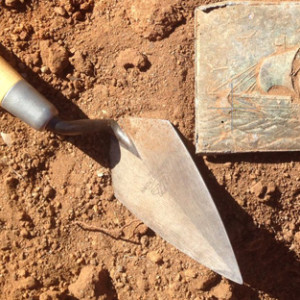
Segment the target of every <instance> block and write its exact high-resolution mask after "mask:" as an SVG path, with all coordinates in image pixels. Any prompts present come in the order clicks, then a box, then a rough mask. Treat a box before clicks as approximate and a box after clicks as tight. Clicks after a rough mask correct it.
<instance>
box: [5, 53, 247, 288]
mask: <svg viewBox="0 0 300 300" xmlns="http://www.w3.org/2000/svg"><path fill="white" fill-rule="evenodd" d="M0 86H1V88H2V89H1V91H0V104H1V107H3V108H4V109H6V110H7V111H8V112H10V113H12V114H13V115H15V116H17V117H18V118H20V119H22V120H23V121H25V122H26V123H27V124H29V125H30V126H32V127H33V128H35V129H37V130H44V129H49V130H52V131H54V132H57V133H59V134H64V135H78V134H88V133H92V132H96V131H100V130H106V131H110V132H111V133H112V142H111V147H110V161H111V165H112V179H113V188H114V192H115V195H116V197H117V199H119V200H120V201H121V202H122V203H123V204H124V205H125V206H126V207H127V208H128V209H129V210H130V211H131V212H132V213H133V214H134V215H135V216H136V217H137V218H139V219H140V220H142V221H143V222H144V223H145V224H146V225H148V226H149V227H150V228H151V229H152V230H153V231H155V232H156V233H157V234H159V235H160V236H161V237H162V238H164V239H165V240H166V241H168V242H169V243H171V244H172V245H174V246H175V247H177V248H178V249H179V250H181V251H182V252H184V253H186V254H187V255H189V256H190V257H192V258H194V259H195V260H196V261H198V262H199V263H201V264H203V265H205V266H207V267H208V268H210V269H212V270H214V271H215V272H217V273H219V274H221V275H223V276H225V277H227V278H228V279H231V280H232V281H235V282H237V283H242V277H241V274H240V271H239V267H238V264H237V261H236V258H235V255H234V253H233V250H232V247H231V244H230V241H229V239H228V236H227V233H226V231H225V228H224V225H223V223H222V220H221V218H220V216H219V213H218V211H217V209H216V207H215V204H214V202H213V199H212V197H211V195H210V193H209V191H208V189H207V187H206V185H205V183H204V181H203V179H202V177H201V175H200V173H199V171H198V169H197V167H196V165H195V163H194V162H193V160H192V158H191V156H190V154H189V153H188V151H187V149H186V148H185V146H184V144H183V143H182V141H181V139H180V137H179V136H178V134H177V132H176V130H175V129H174V128H173V126H172V124H171V123H170V122H169V121H167V120H158V119H139V118H128V119H126V120H124V122H123V123H122V126H119V125H118V123H117V122H116V121H114V120H77V121H64V120H62V119H60V118H59V116H58V111H57V110H56V108H55V107H54V106H53V105H52V104H51V103H50V102H49V101H48V100H46V99H45V97H43V96H42V95H41V94H40V93H38V92H37V91H36V90H35V89H34V88H33V87H32V86H31V85H30V84H29V83H27V82H26V81H25V80H24V79H23V78H22V77H21V76H20V75H19V74H18V73H17V72H16V71H14V70H13V69H12V68H11V67H10V66H9V65H8V64H7V63H6V62H5V61H4V60H3V59H2V58H0Z"/></svg>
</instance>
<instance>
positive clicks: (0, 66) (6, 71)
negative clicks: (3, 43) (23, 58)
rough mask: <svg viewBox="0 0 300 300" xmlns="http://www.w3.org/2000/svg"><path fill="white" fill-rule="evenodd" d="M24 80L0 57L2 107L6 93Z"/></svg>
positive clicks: (0, 96)
mask: <svg viewBox="0 0 300 300" xmlns="http://www.w3.org/2000/svg"><path fill="white" fill-rule="evenodd" d="M22 79H23V78H22V76H21V75H20V74H19V73H18V72H17V71H15V70H14V69H13V68H12V67H11V66H10V65H9V64H8V63H7V62H6V61H5V60H4V59H3V58H2V57H0V105H1V102H2V100H3V98H4V97H5V95H6V93H7V92H8V91H9V90H10V89H11V88H12V87H13V86H14V85H15V84H16V83H17V82H18V81H20V80H22Z"/></svg>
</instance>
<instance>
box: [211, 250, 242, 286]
mask: <svg viewBox="0 0 300 300" xmlns="http://www.w3.org/2000/svg"><path fill="white" fill-rule="evenodd" d="M227 259H228V260H227V262H226V261H225V259H224V257H223V262H224V263H225V266H224V268H223V270H215V269H214V268H212V270H214V271H215V272H217V273H219V274H220V275H222V276H224V277H226V278H227V279H229V280H231V281H233V282H236V283H238V284H243V283H244V280H243V277H242V274H241V271H240V268H239V265H238V263H237V261H236V258H235V255H234V253H233V251H232V255H230V256H227Z"/></svg>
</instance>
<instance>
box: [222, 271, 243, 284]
mask: <svg viewBox="0 0 300 300" xmlns="http://www.w3.org/2000/svg"><path fill="white" fill-rule="evenodd" d="M226 277H227V278H228V279H230V280H231V281H234V282H235V283H238V284H243V283H244V280H243V277H242V275H241V272H240V270H239V269H238V270H235V272H234V273H232V274H229V275H227V276H226Z"/></svg>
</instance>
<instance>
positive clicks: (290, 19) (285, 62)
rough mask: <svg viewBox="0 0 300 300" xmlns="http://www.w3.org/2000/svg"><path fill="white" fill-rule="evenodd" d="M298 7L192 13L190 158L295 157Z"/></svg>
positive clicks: (241, 6)
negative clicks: (257, 153)
mask: <svg viewBox="0 0 300 300" xmlns="http://www.w3.org/2000/svg"><path fill="white" fill-rule="evenodd" d="M299 15H300V3H297V2H282V3H274V2H273V3H265V2H222V3H218V4H214V5H209V6H201V7H199V8H198V9H197V10H196V151H197V153H225V152H253V151H292V150H300V92H299V91H300V88H299V86H300V85H299V82H300V80H299V78H300V74H298V73H300V72H299V70H300V55H299V53H300V51H299V49H300V18H299Z"/></svg>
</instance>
